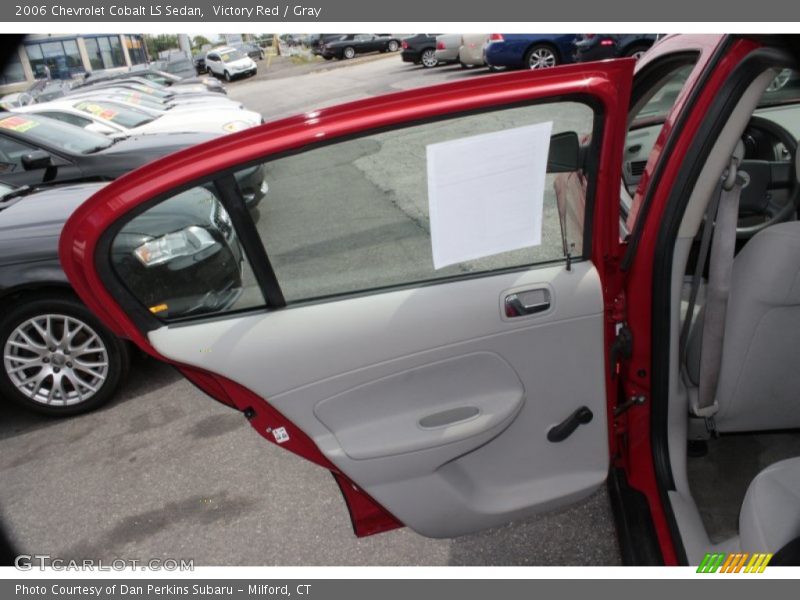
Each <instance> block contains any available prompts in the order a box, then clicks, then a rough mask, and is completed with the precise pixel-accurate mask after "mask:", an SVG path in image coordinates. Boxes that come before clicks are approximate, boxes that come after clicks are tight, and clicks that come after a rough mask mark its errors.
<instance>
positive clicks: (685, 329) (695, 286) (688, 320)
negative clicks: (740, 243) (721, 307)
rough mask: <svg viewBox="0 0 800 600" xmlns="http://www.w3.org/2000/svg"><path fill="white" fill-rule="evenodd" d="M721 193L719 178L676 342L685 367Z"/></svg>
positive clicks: (706, 218)
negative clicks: (679, 333) (679, 334)
mask: <svg viewBox="0 0 800 600" xmlns="http://www.w3.org/2000/svg"><path fill="white" fill-rule="evenodd" d="M721 194H722V180H721V179H720V182H719V185H717V188H716V190H715V191H714V195H713V196H712V197H711V202H709V204H708V208H707V209H706V217H705V221H704V223H703V235H702V236H701V238H700V250H699V252H698V253H697V262H696V263H695V267H694V276H693V277H692V287H691V290H690V292H689V307H688V309H687V310H686V316H685V317H684V319H683V325H682V326H681V336H680V341H679V343H678V348H680V364H681V365H683V367H684V368H685V366H686V357H687V355H688V353H689V333H690V332H691V330H692V321H693V320H694V309H695V307H696V306H697V296H698V293H699V291H700V284H701V283H702V281H703V271H704V270H705V268H706V262H707V261H708V250H709V248H711V234H712V233H713V231H714V221H715V219H716V217H717V208H718V207H719V200H720V195H721Z"/></svg>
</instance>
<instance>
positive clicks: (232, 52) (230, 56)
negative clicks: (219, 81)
mask: <svg viewBox="0 0 800 600" xmlns="http://www.w3.org/2000/svg"><path fill="white" fill-rule="evenodd" d="M205 65H206V70H207V71H208V72H209V73H211V74H213V75H216V76H217V77H224V78H225V81H231V80H233V79H236V78H237V77H248V76H250V75H255V74H256V72H257V71H258V65H256V63H255V62H253V59H252V58H250V57H249V56H247V54H245V53H244V52H242V51H241V50H237V49H236V48H231V47H230V46H223V47H222V48H215V49H213V50H210V51H208V52H207V53H206V61H205Z"/></svg>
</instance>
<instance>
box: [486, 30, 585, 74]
mask: <svg viewBox="0 0 800 600" xmlns="http://www.w3.org/2000/svg"><path fill="white" fill-rule="evenodd" d="M577 38H578V34H577V33H564V34H557V35H548V34H539V33H537V34H532V33H493V34H492V35H490V36H489V42H488V43H487V44H486V48H485V49H484V51H483V55H484V57H485V59H486V64H487V65H488V66H489V68H490V69H492V70H496V69H501V68H509V69H546V68H549V67H555V66H556V65H562V64H567V63H571V62H574V58H573V51H574V48H573V44H574V42H575V40H576V39H577Z"/></svg>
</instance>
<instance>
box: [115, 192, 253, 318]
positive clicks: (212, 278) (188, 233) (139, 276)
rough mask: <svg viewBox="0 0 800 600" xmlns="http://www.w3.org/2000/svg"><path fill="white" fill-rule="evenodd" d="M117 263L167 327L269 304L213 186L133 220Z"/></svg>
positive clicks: (118, 242)
mask: <svg viewBox="0 0 800 600" xmlns="http://www.w3.org/2000/svg"><path fill="white" fill-rule="evenodd" d="M111 262H112V265H113V268H114V271H115V272H116V273H117V275H118V276H119V278H120V279H121V280H122V281H123V283H124V284H125V286H126V287H127V288H128V289H129V291H130V292H131V293H132V294H133V296H134V297H135V298H136V299H137V300H138V301H139V302H141V303H142V304H143V305H144V307H145V308H146V309H147V310H148V311H149V312H150V313H151V314H153V315H155V316H156V317H157V318H159V319H161V320H164V321H171V320H175V319H179V318H186V317H197V316H208V315H212V314H215V313H220V312H229V311H237V310H242V309H247V308H252V307H254V306H263V305H264V299H263V296H262V295H261V292H260V290H259V288H258V286H257V285H256V283H255V279H254V276H253V271H252V269H251V268H250V263H249V261H248V259H247V257H246V255H245V253H244V251H243V249H242V246H241V244H240V243H239V238H238V236H237V234H236V230H235V229H234V227H233V224H232V222H231V218H230V216H229V214H228V212H227V211H226V210H225V208H224V207H223V205H222V204H221V202H220V201H219V199H218V197H217V195H216V193H215V192H214V189H213V186H199V187H195V188H191V189H189V190H187V191H185V192H181V193H179V194H177V195H174V196H172V197H171V198H168V199H167V200H164V201H162V202H160V203H158V204H157V205H155V206H153V207H151V208H150V209H148V210H146V211H144V212H143V213H142V214H140V215H139V216H137V217H135V218H133V219H132V220H130V221H128V222H127V223H126V224H125V225H124V226H123V227H122V229H121V230H120V231H119V233H117V235H116V236H115V237H114V240H113V242H112V245H111Z"/></svg>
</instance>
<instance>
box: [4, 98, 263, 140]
mask: <svg viewBox="0 0 800 600" xmlns="http://www.w3.org/2000/svg"><path fill="white" fill-rule="evenodd" d="M15 111H16V113H17V114H22V113H24V114H26V115H44V116H46V117H49V118H51V119H58V120H59V121H63V122H65V123H70V124H72V125H79V126H82V127H83V128H84V129H89V130H90V131H96V132H100V133H103V134H106V135H111V136H120V135H122V136H125V137H128V136H131V135H143V134H151V133H182V132H203V133H212V134H218V135H219V134H223V133H233V132H235V131H242V130H244V129H248V128H250V127H253V126H255V125H258V124H259V123H261V121H262V118H261V115H260V114H258V113H255V112H252V111H249V110H241V109H238V108H236V107H235V106H233V107H232V108H230V109H224V108H221V107H220V105H218V104H211V105H209V109H208V110H206V111H200V110H193V111H169V112H166V113H164V114H161V115H153V114H151V113H150V112H146V111H143V110H139V109H138V108H134V107H132V106H128V105H125V104H120V103H119V102H115V101H113V100H103V99H101V98H69V97H67V98H63V99H61V100H55V101H53V102H46V103H44V104H32V105H30V106H24V107H21V108H17V109H15Z"/></svg>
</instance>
